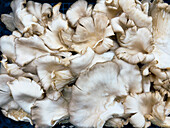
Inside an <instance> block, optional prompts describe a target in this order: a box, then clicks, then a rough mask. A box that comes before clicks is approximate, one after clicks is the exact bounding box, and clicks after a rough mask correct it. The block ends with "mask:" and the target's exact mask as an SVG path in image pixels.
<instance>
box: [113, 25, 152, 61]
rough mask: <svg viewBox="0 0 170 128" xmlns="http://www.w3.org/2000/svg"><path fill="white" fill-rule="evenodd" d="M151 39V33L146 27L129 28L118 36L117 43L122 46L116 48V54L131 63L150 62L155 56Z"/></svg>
mask: <svg viewBox="0 0 170 128" xmlns="http://www.w3.org/2000/svg"><path fill="white" fill-rule="evenodd" d="M143 39H145V40H143ZM151 39H152V34H151V32H150V31H149V30H148V29H147V28H139V29H138V30H136V29H135V28H129V29H127V30H126V32H125V35H122V36H121V37H120V41H119V43H120V45H121V46H122V47H120V48H118V49H117V50H116V55H117V57H118V58H121V59H123V60H125V61H127V62H129V63H131V64H137V63H139V62H141V63H148V62H151V61H153V60H154V58H155V57H154V55H153V54H152V51H153V49H154V47H153V45H152V44H151Z"/></svg>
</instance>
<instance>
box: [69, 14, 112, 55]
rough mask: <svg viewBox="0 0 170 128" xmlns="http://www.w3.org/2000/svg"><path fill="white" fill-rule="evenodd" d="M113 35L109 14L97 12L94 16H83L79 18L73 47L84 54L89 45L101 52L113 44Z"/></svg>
mask: <svg viewBox="0 0 170 128" xmlns="http://www.w3.org/2000/svg"><path fill="white" fill-rule="evenodd" d="M113 35H114V33H113V31H112V28H111V26H110V25H109V19H108V18H107V16H106V15H105V14H103V13H95V14H93V17H83V18H81V19H80V20H79V24H78V25H77V27H76V32H75V34H74V35H73V37H72V40H73V44H72V46H71V47H72V48H73V49H74V50H75V51H77V52H79V53H82V54H83V53H85V52H86V50H87V48H88V47H90V48H92V49H94V51H95V52H96V53H99V54H101V53H104V52H106V51H108V50H109V49H110V48H111V47H112V46H113V44H114V41H113V40H111V39H110V37H111V36H113Z"/></svg>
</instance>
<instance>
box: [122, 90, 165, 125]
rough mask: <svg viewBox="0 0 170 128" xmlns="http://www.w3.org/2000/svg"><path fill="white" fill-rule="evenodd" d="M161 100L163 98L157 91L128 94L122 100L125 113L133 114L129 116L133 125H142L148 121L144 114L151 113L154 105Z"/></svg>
mask: <svg viewBox="0 0 170 128" xmlns="http://www.w3.org/2000/svg"><path fill="white" fill-rule="evenodd" d="M162 101H163V98H162V97H161V95H160V94H159V93H158V92H156V93H151V92H148V93H141V94H138V95H137V94H133V95H129V96H127V97H126V99H125V102H124V107H125V113H127V114H133V115H132V116H131V117H130V123H131V124H132V125H133V126H134V127H144V126H147V125H148V123H149V122H147V121H146V116H147V115H149V114H151V113H152V108H153V106H154V105H157V104H159V102H162ZM147 127H148V126H147Z"/></svg>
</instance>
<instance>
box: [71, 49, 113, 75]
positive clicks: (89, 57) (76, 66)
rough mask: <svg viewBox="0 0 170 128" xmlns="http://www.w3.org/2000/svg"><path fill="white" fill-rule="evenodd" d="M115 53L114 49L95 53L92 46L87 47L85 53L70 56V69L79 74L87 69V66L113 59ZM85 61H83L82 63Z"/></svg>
mask: <svg viewBox="0 0 170 128" xmlns="http://www.w3.org/2000/svg"><path fill="white" fill-rule="evenodd" d="M113 56H114V53H113V52H112V51H109V52H105V53H103V54H97V53H95V52H94V51H93V50H92V49H91V48H87V51H86V53H85V54H83V55H80V54H77V55H75V56H73V57H71V58H70V62H71V64H70V69H71V72H72V73H73V74H74V75H78V74H80V73H81V72H83V71H85V70H86V69H87V68H91V67H92V66H93V65H95V64H96V63H99V62H106V61H111V60H112V59H113ZM82 61H83V63H81V62H82Z"/></svg>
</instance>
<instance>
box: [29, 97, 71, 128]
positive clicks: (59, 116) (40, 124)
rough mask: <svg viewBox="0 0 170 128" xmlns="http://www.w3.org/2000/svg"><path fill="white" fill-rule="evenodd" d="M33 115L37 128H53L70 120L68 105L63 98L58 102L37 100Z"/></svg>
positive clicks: (32, 111) (32, 110) (46, 99)
mask: <svg viewBox="0 0 170 128" xmlns="http://www.w3.org/2000/svg"><path fill="white" fill-rule="evenodd" d="M31 114H32V119H33V121H34V123H35V124H36V127H37V128H47V127H53V126H54V125H55V124H57V123H59V122H60V121H61V120H64V119H67V118H68V104H67V102H66V101H65V100H64V99H63V98H62V97H60V98H59V99H58V100H56V101H53V100H50V99H48V98H45V99H43V100H37V101H36V102H35V104H34V106H33V107H32V108H31Z"/></svg>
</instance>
